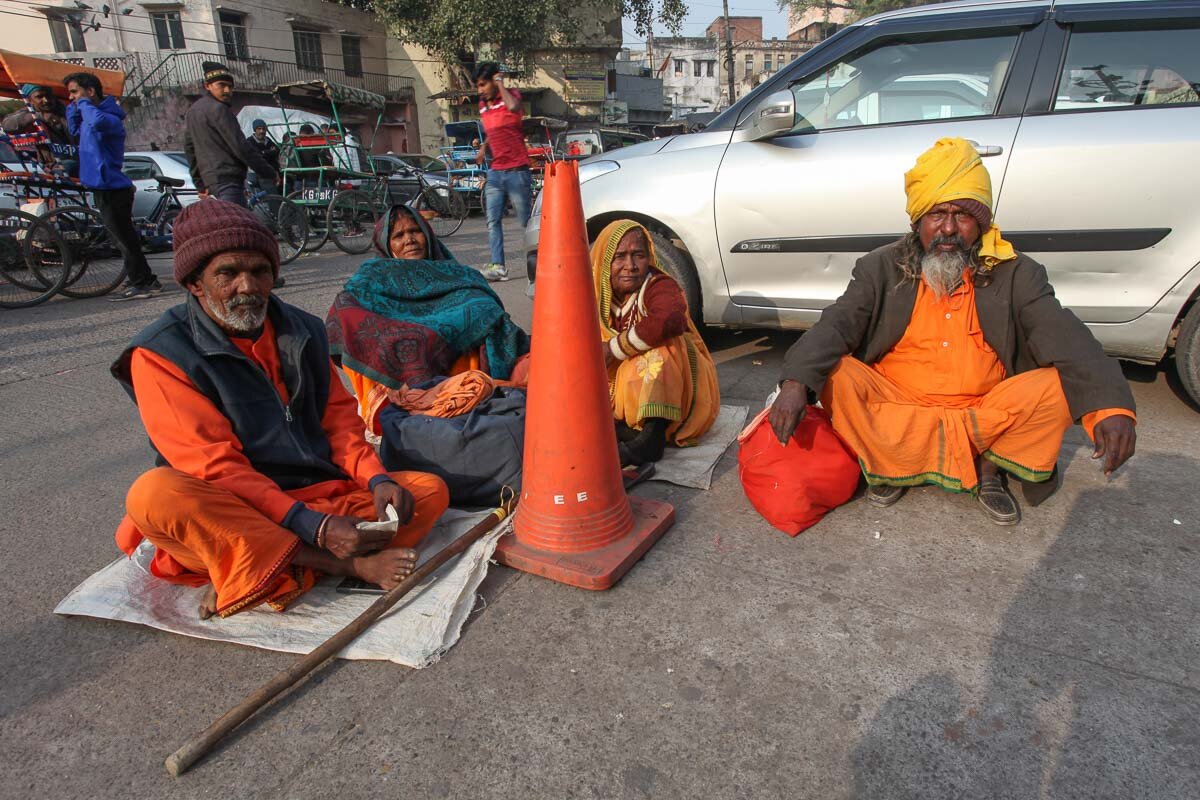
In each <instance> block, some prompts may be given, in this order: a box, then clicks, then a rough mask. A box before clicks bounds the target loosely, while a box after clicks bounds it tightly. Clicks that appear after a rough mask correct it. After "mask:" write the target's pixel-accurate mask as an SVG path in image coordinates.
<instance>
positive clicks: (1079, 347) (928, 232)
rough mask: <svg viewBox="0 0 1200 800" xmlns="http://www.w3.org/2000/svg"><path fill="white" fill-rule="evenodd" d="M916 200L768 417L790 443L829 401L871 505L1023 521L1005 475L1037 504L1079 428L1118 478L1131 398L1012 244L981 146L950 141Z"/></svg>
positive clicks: (924, 170) (927, 168) (803, 344)
mask: <svg viewBox="0 0 1200 800" xmlns="http://www.w3.org/2000/svg"><path fill="white" fill-rule="evenodd" d="M905 190H906V192H907V195H908V213H909V217H910V219H911V220H912V223H913V231H912V233H910V234H908V235H907V236H905V237H904V238H903V239H902V240H901V241H899V242H897V243H895V244H891V245H888V246H886V247H882V248H880V249H879V250H876V251H874V252H872V253H868V254H867V255H866V256H863V257H862V258H861V259H859V261H858V264H857V265H856V266H855V268H854V274H853V277H852V279H851V281H850V285H849V286H848V287H847V288H846V292H845V294H843V295H842V296H841V297H840V298H838V300H837V301H836V302H834V303H833V304H832V305H831V306H829V307H828V308H826V309H825V311H824V312H823V313H822V314H821V319H820V320H819V321H818V322H817V324H816V325H815V326H813V328H812V330H810V331H809V332H808V333H806V334H804V335H803V336H802V337H801V338H800V340H799V341H797V342H796V344H794V345H793V346H792V348H791V349H790V350H789V351H788V354H787V357H786V360H785V362H784V368H783V376H782V381H781V383H780V391H779V395H778V397H777V398H776V399H775V402H774V404H773V406H772V409H771V413H770V422H771V425H772V427H773V429H774V431H775V434H776V436H777V437H778V438H779V440H780V442H786V441H787V440H788V439H789V438H790V437H791V435H792V433H793V432H794V431H795V429H796V426H797V424H798V423H799V421H800V419H801V418H802V417H803V416H804V411H805V406H806V404H807V403H808V401H809V399H810V395H811V396H816V397H820V398H821V403H822V405H823V406H824V407H825V409H826V410H827V411H829V413H830V415H831V417H832V420H833V426H834V428H835V429H836V430H837V431H838V433H839V434H841V436H842V438H843V439H845V440H846V442H847V443H848V444H849V445H850V447H851V448H853V449H854V451H855V452H856V453H857V454H858V457H859V461H860V463H861V464H862V468H863V472H864V474H865V475H866V478H867V484H868V489H867V499H868V500H869V501H870V502H872V503H873V504H875V505H877V506H881V507H883V506H889V505H891V504H893V503H895V502H896V501H897V500H899V499H900V497H901V495H902V494H903V493H904V491H905V487H908V486H916V485H919V484H923V483H933V484H936V485H938V486H941V487H943V488H945V489H948V490H951V491H960V492H971V493H973V494H974V495H975V496H976V497H977V498H978V501H979V504H980V506H981V508H982V509H983V511H984V513H985V514H986V515H987V517H988V518H989V519H990V520H991V521H992V522H994V523H996V524H998V525H1015V524H1017V523H1018V522H1019V521H1020V519H1021V512H1020V507H1019V506H1018V505H1017V502H1016V499H1015V498H1014V497H1013V496H1012V494H1011V493H1010V492H1009V491H1008V487H1007V484H1006V481H1005V477H1004V474H1003V473H1002V472H1001V470H1004V471H1005V472H1007V473H1010V474H1012V475H1015V476H1017V477H1018V478H1019V479H1021V480H1022V481H1023V482H1024V483H1025V484H1026V486H1025V494H1026V499H1027V500H1028V501H1030V502H1032V503H1033V504H1034V505H1036V504H1037V503H1038V502H1040V500H1041V499H1044V497H1046V496H1048V495H1049V492H1050V491H1053V488H1054V487H1055V486H1056V485H1057V483H1056V478H1057V472H1056V466H1055V465H1056V462H1057V459H1058V453H1059V449H1060V448H1061V445H1062V436H1063V434H1064V433H1065V432H1066V430H1067V428H1068V427H1070V426H1071V424H1072V423H1073V422H1074V421H1076V420H1079V421H1081V422H1082V424H1083V426H1084V429H1085V430H1086V431H1087V433H1088V434H1089V435H1090V436H1091V437H1092V439H1093V441H1094V442H1095V451H1094V454H1093V458H1097V459H1100V458H1103V459H1104V471H1105V474H1111V473H1112V472H1113V471H1114V470H1116V469H1117V468H1118V467H1120V466H1121V465H1122V464H1123V463H1124V462H1125V461H1126V460H1127V459H1128V458H1129V457H1130V456H1132V455H1133V451H1134V445H1135V442H1136V434H1135V431H1134V424H1135V416H1134V404H1133V396H1132V395H1131V393H1130V391H1129V386H1128V384H1127V383H1126V381H1125V378H1124V376H1123V375H1122V374H1121V370H1120V367H1119V366H1118V365H1117V362H1116V361H1114V360H1113V359H1110V358H1108V357H1106V356H1105V355H1104V352H1103V350H1102V349H1101V347H1100V344H1099V342H1097V341H1096V339H1095V337H1093V336H1092V334H1091V332H1090V331H1089V330H1088V329H1087V327H1086V326H1085V325H1084V324H1083V323H1082V322H1080V321H1079V319H1078V318H1077V317H1075V315H1074V314H1072V313H1071V312H1070V311H1067V310H1066V309H1064V308H1063V307H1062V306H1061V305H1059V302H1058V300H1057V299H1055V297H1054V289H1053V288H1052V287H1051V286H1050V284H1049V282H1048V280H1047V277H1046V270H1045V268H1043V267H1042V266H1041V265H1040V264H1038V263H1037V262H1035V261H1034V260H1033V259H1031V258H1029V257H1028V256H1025V255H1021V254H1018V253H1016V252H1015V251H1014V250H1013V249H1012V246H1011V245H1009V243H1008V242H1006V241H1004V240H1003V239H1002V238H1001V236H1000V231H999V229H998V228H996V227H995V226H994V225H993V224H992V188H991V179H990V177H989V176H988V173H987V170H986V169H985V168H984V166H983V164H982V162H981V161H980V159H979V156H978V154H977V153H976V152H975V149H974V148H973V147H972V146H971V144H970V143H968V142H966V141H965V140H963V139H941V140H939V141H938V142H937V144H935V145H934V146H933V148H931V149H930V150H929V151H927V152H926V153H924V154H923V155H922V156H921V157H920V158H919V159H918V160H917V164H916V166H915V167H914V168H913V169H912V170H910V171H909V172H908V173H907V174H906V175H905ZM1038 484H1041V489H1038V488H1037V487H1038Z"/></svg>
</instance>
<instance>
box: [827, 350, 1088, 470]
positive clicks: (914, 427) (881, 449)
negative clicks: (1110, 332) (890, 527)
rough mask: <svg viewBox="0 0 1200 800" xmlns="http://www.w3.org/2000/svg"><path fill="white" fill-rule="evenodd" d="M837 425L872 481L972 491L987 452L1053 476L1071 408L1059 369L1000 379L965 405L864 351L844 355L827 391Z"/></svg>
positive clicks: (1006, 465)
mask: <svg viewBox="0 0 1200 800" xmlns="http://www.w3.org/2000/svg"><path fill="white" fill-rule="evenodd" d="M821 405H823V406H824V407H825V409H826V410H827V411H828V412H829V414H830V417H831V418H832V420H833V428H834V430H836V431H837V432H838V434H839V435H840V436H841V437H842V438H843V439H845V440H846V443H847V444H848V445H850V447H851V449H853V450H854V452H855V453H857V454H858V459H859V462H860V463H861V465H862V469H863V473H864V474H865V475H866V478H867V483H870V484H874V485H880V484H887V485H892V486H917V485H919V484H923V483H933V484H936V485H938V486H941V487H942V488H943V489H949V490H951V491H958V492H969V491H973V490H974V489H975V487H976V485H978V483H979V476H978V474H977V472H976V469H975V459H976V457H977V456H980V455H982V456H983V457H984V458H986V459H988V460H989V461H991V462H992V463H994V464H996V465H997V466H999V467H1001V468H1002V469H1004V470H1007V471H1008V472H1011V473H1013V474H1014V475H1016V476H1018V477H1019V478H1021V479H1022V480H1027V481H1044V480H1046V479H1048V478H1049V477H1050V474H1051V471H1052V470H1053V469H1054V464H1055V462H1056V461H1057V460H1058V452H1059V450H1060V449H1061V447H1062V437H1063V434H1064V433H1066V430H1067V428H1069V427H1071V424H1072V419H1071V412H1070V410H1069V409H1068V407H1067V399H1066V397H1065V396H1064V395H1063V391H1062V383H1061V381H1060V380H1059V377H1058V370H1056V369H1054V368H1053V367H1045V368H1042V369H1035V370H1030V371H1029V372H1023V373H1021V374H1020V375H1016V376H1014V377H1011V378H1008V379H1006V380H1003V381H1001V382H1000V383H998V384H997V385H996V386H995V387H994V388H993V389H992V390H991V391H989V392H988V393H987V394H984V395H980V396H979V397H978V398H977V399H975V400H974V401H972V402H971V403H970V405H968V406H967V407H965V408H951V407H947V406H942V405H936V404H934V403H933V402H932V401H931V400H930V399H929V398H925V397H923V396H921V395H919V394H916V393H914V392H912V391H909V390H908V389H906V388H904V387H902V386H900V385H899V384H897V383H895V382H894V381H892V380H890V379H888V378H886V377H884V376H883V375H881V374H880V373H878V372H876V371H875V370H874V369H872V368H871V367H869V366H867V365H866V364H864V363H863V362H861V361H859V360H858V359H855V358H851V357H849V356H847V357H845V358H843V359H842V360H841V361H840V362H838V365H837V366H836V367H835V368H834V370H833V372H832V373H830V376H829V380H828V381H827V382H826V384H825V390H824V391H823V392H822V393H821Z"/></svg>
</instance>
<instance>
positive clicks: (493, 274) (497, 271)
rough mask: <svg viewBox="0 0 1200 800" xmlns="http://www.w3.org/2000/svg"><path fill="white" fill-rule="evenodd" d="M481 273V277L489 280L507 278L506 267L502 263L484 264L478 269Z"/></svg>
mask: <svg viewBox="0 0 1200 800" xmlns="http://www.w3.org/2000/svg"><path fill="white" fill-rule="evenodd" d="M479 271H480V272H482V273H483V277H485V278H487V279H488V280H489V281H506V280H508V267H506V266H504V265H503V264H485V265H484V266H483V268H482V269H480V270H479Z"/></svg>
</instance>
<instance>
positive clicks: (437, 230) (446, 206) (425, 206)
mask: <svg viewBox="0 0 1200 800" xmlns="http://www.w3.org/2000/svg"><path fill="white" fill-rule="evenodd" d="M412 172H413V173H415V176H416V179H417V184H418V185H419V186H420V187H421V189H420V191H419V192H417V196H416V197H414V198H413V199H412V200H411V201H410V202H409V205H410V206H411V207H412V209H413V210H414V211H416V212H417V213H418V214H420V215H421V216H422V217H423V218H424V219H425V221H426V222H428V223H429V227H430V229H431V230H432V231H433V234H434V236H437V237H438V238H439V239H440V238H445V237H447V236H452V235H454V233H455V232H456V231H458V229H459V228H461V227H462V224H463V222H464V221H466V219H467V201H466V199H465V198H464V197H463V193H462V192H461V191H459V190H457V189H455V188H454V186H453V185H452V184H451V183H449V182H447V183H444V184H442V183H438V184H434V183H430V182H429V181H428V180H427V179H426V177H425V173H424V171H422V170H419V169H416V168H415V167H414V168H412ZM448 180H449V179H448Z"/></svg>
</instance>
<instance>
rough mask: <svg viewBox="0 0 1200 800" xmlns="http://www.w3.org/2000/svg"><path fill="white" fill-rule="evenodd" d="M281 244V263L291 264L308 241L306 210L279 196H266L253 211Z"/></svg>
mask: <svg viewBox="0 0 1200 800" xmlns="http://www.w3.org/2000/svg"><path fill="white" fill-rule="evenodd" d="M251 211H253V212H254V215H255V216H256V217H258V219H259V221H261V222H262V223H263V224H264V225H266V226H267V228H269V229H270V231H271V233H273V234H275V240H276V241H277V242H279V263H280V264H281V265H283V264H290V263H291V262H293V261H295V260H296V257H297V256H299V255H300V253H301V251H303V250H304V245H305V242H307V241H308V221H307V220H306V219H305V214H304V209H303V208H301V207H300V206H298V205H296V204H295V203H293V202H292V201H290V200H287V199H285V198H283V197H281V196H280V195H277V194H265V195H263V196H262V197H260V198H258V200H256V201H255V203H254V207H253V208H252V209H251Z"/></svg>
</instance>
